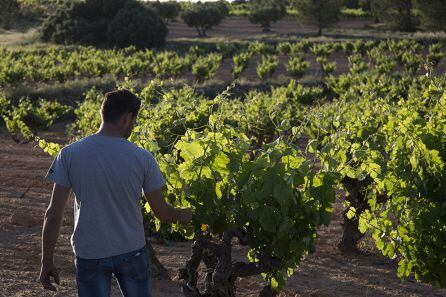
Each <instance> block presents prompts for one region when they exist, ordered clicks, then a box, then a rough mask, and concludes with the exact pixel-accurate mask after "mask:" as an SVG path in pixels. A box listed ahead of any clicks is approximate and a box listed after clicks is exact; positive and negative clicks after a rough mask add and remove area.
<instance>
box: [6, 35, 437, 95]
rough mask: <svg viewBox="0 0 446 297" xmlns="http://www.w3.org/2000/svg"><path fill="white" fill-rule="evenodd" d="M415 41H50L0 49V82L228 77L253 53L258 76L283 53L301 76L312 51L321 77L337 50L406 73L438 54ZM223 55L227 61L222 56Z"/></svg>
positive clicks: (360, 65) (353, 60)
mask: <svg viewBox="0 0 446 297" xmlns="http://www.w3.org/2000/svg"><path fill="white" fill-rule="evenodd" d="M422 49H423V46H422V44H421V43H419V42H417V41H413V40H400V41H396V40H386V41H354V42H350V41H344V42H332V43H310V42H307V41H302V42H294V43H290V42H282V43H278V44H277V45H275V46H273V45H270V44H266V43H262V42H250V43H248V44H245V45H240V46H235V45H228V44H226V43H222V44H217V46H215V47H205V46H193V47H191V48H189V49H188V50H187V51H183V52H179V51H174V50H164V51H158V52H157V51H154V50H137V49H136V48H133V47H129V48H126V49H122V50H100V49H95V48H92V47H72V48H67V47H56V46H54V47H50V48H44V49H40V48H18V49H7V48H1V49H0V85H2V86H10V85H13V84H16V83H18V82H54V81H57V82H65V81H67V80H70V79H76V78H95V77H103V76H105V75H111V76H113V77H116V78H122V77H125V76H128V77H133V78H138V77H140V78H141V77H142V78H148V77H151V78H154V77H156V78H161V79H167V78H180V77H181V76H183V75H185V74H187V73H191V74H192V75H193V76H194V78H195V80H196V81H197V82H202V81H205V80H208V79H211V78H213V77H215V75H216V73H217V70H218V69H219V68H220V67H221V65H222V63H230V65H231V74H232V77H233V78H238V77H240V76H241V74H242V73H243V72H244V71H245V70H246V69H247V67H248V66H249V64H250V61H251V60H252V58H253V56H259V58H260V59H259V61H258V62H257V64H256V65H255V67H256V72H257V75H258V77H259V79H261V80H264V79H268V78H271V76H272V75H273V73H274V72H275V71H276V69H277V68H278V66H279V57H280V56H285V58H287V61H286V62H285V65H284V67H285V69H286V72H287V75H288V76H290V77H293V78H301V77H302V76H303V75H304V74H305V71H307V70H308V69H309V68H310V65H311V63H310V61H309V60H308V55H309V54H312V55H313V56H314V57H315V59H316V62H317V64H318V65H319V66H320V72H321V73H322V75H323V76H324V77H326V76H327V75H329V74H332V73H333V72H334V71H335V70H336V66H337V65H336V62H335V61H332V60H330V56H332V55H333V54H335V53H338V52H342V53H344V54H345V55H346V56H347V58H348V63H349V64H350V67H355V68H356V69H358V70H361V69H366V68H371V67H374V68H377V69H379V71H380V72H381V73H388V72H392V71H396V69H397V66H398V65H400V66H401V67H403V69H404V70H405V71H407V72H409V73H410V74H416V73H417V72H418V71H420V70H424V68H426V66H436V65H438V64H439V62H440V61H441V60H442V59H443V58H444V56H445V51H444V45H443V44H442V43H433V44H431V45H430V46H429V47H428V50H427V51H424V52H423V50H422ZM228 60H229V61H228Z"/></svg>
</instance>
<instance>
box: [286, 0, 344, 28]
mask: <svg viewBox="0 0 446 297" xmlns="http://www.w3.org/2000/svg"><path fill="white" fill-rule="evenodd" d="M294 6H295V8H296V9H297V11H298V17H299V18H300V19H301V20H302V21H303V22H304V23H307V24H311V25H315V26H317V27H318V35H319V36H321V35H322V29H323V28H327V27H330V26H331V25H333V24H335V23H336V22H337V21H338V19H339V14H340V2H339V1H338V0H295V2H294Z"/></svg>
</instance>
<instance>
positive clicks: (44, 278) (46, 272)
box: [39, 263, 60, 291]
mask: <svg viewBox="0 0 446 297" xmlns="http://www.w3.org/2000/svg"><path fill="white" fill-rule="evenodd" d="M51 276H52V277H54V281H55V282H56V284H58V285H60V278H59V272H58V271H57V269H56V266H54V264H52V263H51V264H42V267H41V268H40V276H39V281H40V282H41V283H42V285H43V287H44V288H45V289H47V290H50V291H57V289H56V287H55V286H54V285H53V284H52V283H51V279H50V277H51Z"/></svg>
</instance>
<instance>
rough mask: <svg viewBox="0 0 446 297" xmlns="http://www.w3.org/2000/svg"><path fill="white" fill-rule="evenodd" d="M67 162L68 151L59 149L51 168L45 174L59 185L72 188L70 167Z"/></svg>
mask: <svg viewBox="0 0 446 297" xmlns="http://www.w3.org/2000/svg"><path fill="white" fill-rule="evenodd" d="M67 164H68V162H67V158H66V151H65V150H64V149H62V150H60V151H59V153H58V154H57V156H56V158H54V160H53V163H52V164H51V166H50V169H49V170H48V172H47V173H46V175H45V178H46V179H49V180H51V181H52V182H54V183H56V184H58V185H61V186H64V187H67V188H71V183H70V179H69V167H68V166H67Z"/></svg>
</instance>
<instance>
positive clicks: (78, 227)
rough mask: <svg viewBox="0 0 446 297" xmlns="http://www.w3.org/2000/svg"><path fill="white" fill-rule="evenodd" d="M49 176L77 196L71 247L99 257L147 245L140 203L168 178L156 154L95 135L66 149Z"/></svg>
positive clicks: (78, 252)
mask: <svg viewBox="0 0 446 297" xmlns="http://www.w3.org/2000/svg"><path fill="white" fill-rule="evenodd" d="M45 178H48V179H49V180H51V181H53V182H55V183H56V184H59V185H62V186H65V187H71V188H72V189H73V192H74V195H75V201H74V231H73V234H72V235H71V240H70V241H71V245H72V246H73V251H74V254H75V255H76V256H77V257H79V258H85V259H98V258H105V257H110V256H115V255H119V254H122V253H127V252H130V251H133V250H137V249H139V248H142V247H143V246H144V245H145V237H144V227H143V221H142V214H141V206H140V199H141V195H142V190H143V191H144V192H145V193H147V192H152V191H155V190H158V189H160V188H161V187H163V186H164V184H165V180H164V178H163V175H162V173H161V171H160V169H159V167H158V164H157V162H156V160H155V158H154V157H153V155H152V154H151V153H150V152H149V151H147V150H145V149H142V148H140V147H138V146H136V145H135V144H133V143H132V142H130V141H128V140H127V139H125V138H122V137H112V136H104V135H99V134H91V135H89V136H87V137H85V138H82V139H80V140H78V141H76V142H74V143H72V144H69V145H67V146H65V147H64V148H62V150H61V151H60V152H59V153H58V155H57V156H56V158H55V159H54V161H53V163H52V164H51V167H50V169H49V170H48V172H47V174H46V176H45Z"/></svg>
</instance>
